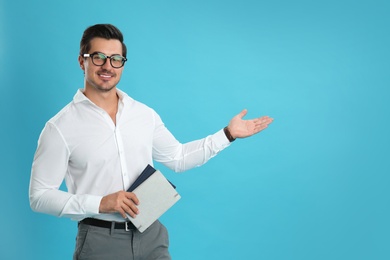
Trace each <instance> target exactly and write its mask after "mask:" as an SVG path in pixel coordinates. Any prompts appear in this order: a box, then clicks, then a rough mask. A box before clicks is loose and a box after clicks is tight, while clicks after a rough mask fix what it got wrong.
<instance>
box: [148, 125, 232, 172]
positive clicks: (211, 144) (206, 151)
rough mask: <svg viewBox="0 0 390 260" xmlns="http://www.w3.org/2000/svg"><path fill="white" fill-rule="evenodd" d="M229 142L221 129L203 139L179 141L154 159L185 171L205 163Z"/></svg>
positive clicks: (179, 170) (175, 169)
mask: <svg viewBox="0 0 390 260" xmlns="http://www.w3.org/2000/svg"><path fill="white" fill-rule="evenodd" d="M229 144H230V142H229V140H228V139H227V138H226V135H225V133H224V131H223V130H220V131H218V132H217V133H215V134H213V135H210V136H207V137H206V138H203V139H199V140H196V141H192V142H189V143H185V144H180V143H177V144H176V145H174V146H173V147H172V149H171V151H169V152H168V153H161V152H160V153H157V156H155V158H154V159H155V160H156V161H158V162H161V163H163V164H164V165H165V166H167V167H169V168H170V169H172V170H174V171H176V172H183V171H186V170H189V169H192V168H194V167H198V166H201V165H203V164H205V163H206V162H207V161H208V160H210V159H211V158H213V157H214V156H215V155H217V154H218V153H219V152H220V151H222V150H223V149H225V148H226V147H228V146H229Z"/></svg>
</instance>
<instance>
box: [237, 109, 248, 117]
mask: <svg viewBox="0 0 390 260" xmlns="http://www.w3.org/2000/svg"><path fill="white" fill-rule="evenodd" d="M247 113H248V110H247V109H244V110H242V111H241V112H240V113H239V114H238V115H237V116H238V117H239V118H243V117H244V116H245V115H246V114H247Z"/></svg>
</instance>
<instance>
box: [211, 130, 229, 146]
mask: <svg viewBox="0 0 390 260" xmlns="http://www.w3.org/2000/svg"><path fill="white" fill-rule="evenodd" d="M213 140H214V142H215V145H216V146H217V147H220V148H221V150H222V149H224V148H226V147H228V146H229V145H230V144H231V142H230V141H229V139H228V138H227V137H226V134H225V132H224V131H223V129H221V130H219V131H218V132H216V133H215V134H213Z"/></svg>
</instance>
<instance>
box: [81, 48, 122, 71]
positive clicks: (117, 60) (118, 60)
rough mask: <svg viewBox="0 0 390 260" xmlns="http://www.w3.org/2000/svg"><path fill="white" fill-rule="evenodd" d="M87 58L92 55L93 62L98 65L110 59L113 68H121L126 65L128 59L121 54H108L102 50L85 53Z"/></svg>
mask: <svg viewBox="0 0 390 260" xmlns="http://www.w3.org/2000/svg"><path fill="white" fill-rule="evenodd" d="M83 56H84V57H85V58H87V57H91V60H92V63H93V64H95V65H96V66H103V65H104V64H105V63H106V61H107V59H110V64H111V66H112V67H113V68H116V69H119V68H121V67H123V65H125V62H126V61H127V59H126V58H125V57H123V56H121V55H119V54H115V55H111V56H107V55H105V54H104V53H101V52H94V53H91V54H87V53H86V54H84V55H83Z"/></svg>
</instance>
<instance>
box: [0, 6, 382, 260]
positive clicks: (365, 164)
mask: <svg viewBox="0 0 390 260" xmlns="http://www.w3.org/2000/svg"><path fill="white" fill-rule="evenodd" d="M0 3H1V4H0V5H1V6H0V57H1V62H0V65H1V67H0V79H1V81H0V86H1V102H0V106H1V107H0V108H1V110H0V111H1V122H2V123H1V128H0V131H1V132H0V133H1V136H2V144H1V166H2V170H1V173H2V174H1V175H2V176H1V182H0V183H1V189H0V198H1V214H0V225H1V230H2V232H1V235H2V242H1V243H0V258H1V259H40V260H45V259H50V260H52V259H56V260H58V259H59V260H61V259H71V256H72V253H73V249H74V243H75V235H76V224H75V223H74V222H72V221H70V220H68V219H61V218H56V217H53V216H47V215H44V214H38V213H34V212H32V211H31V209H30V208H29V202H28V185H29V178H30V168H31V162H32V158H33V154H34V152H35V149H36V142H37V139H38V137H39V134H40V131H41V130H42V128H43V126H44V124H45V122H46V121H47V120H48V119H49V118H50V117H52V116H53V115H54V114H56V113H57V112H58V111H59V110H60V109H61V108H62V107H63V106H64V105H66V104H67V103H68V102H70V101H71V99H72V97H73V95H74V94H75V92H76V90H77V88H81V87H83V73H82V71H81V70H80V68H79V66H78V63H77V55H78V51H79V41H80V37H81V35H82V33H83V31H84V29H85V28H86V27H87V26H89V25H92V24H96V23H113V24H115V25H116V26H118V27H119V28H120V29H121V30H122V32H123V33H124V35H125V42H126V44H127V46H128V49H129V51H128V59H129V61H128V63H127V64H126V68H125V71H124V75H123V78H122V81H121V83H120V85H119V88H121V89H122V90H124V91H126V92H127V93H128V94H129V95H130V96H132V97H134V98H135V99H137V100H139V101H141V102H144V103H146V104H147V105H149V106H151V107H153V108H154V109H156V110H157V111H158V113H159V114H160V116H161V117H162V118H163V120H164V121H165V123H166V125H167V126H168V128H169V129H170V130H171V131H172V132H173V133H174V134H175V136H176V137H177V138H178V139H179V140H181V141H182V142H186V141H191V140H193V139H197V138H201V137H204V136H206V135H208V134H212V133H214V132H216V131H218V130H219V129H221V128H222V127H224V126H225V125H226V124H227V123H228V121H229V120H230V118H231V117H232V116H234V115H235V114H237V113H239V112H240V111H241V110H242V109H243V108H247V109H248V110H249V113H248V116H247V118H253V117H257V116H260V115H269V116H272V117H274V118H275V121H274V123H273V124H272V125H271V127H270V128H269V129H267V130H266V131H264V132H262V133H261V134H259V135H257V136H255V137H252V138H248V139H244V140H238V141H236V142H235V143H234V144H233V145H232V146H231V147H229V148H228V149H227V150H225V151H223V152H222V153H221V154H220V155H218V156H217V157H216V158H213V159H212V160H211V161H210V162H209V163H207V164H206V165H204V166H203V167H201V168H197V169H193V170H190V171H188V172H186V173H183V174H175V173H173V172H172V171H170V170H168V169H166V168H165V167H163V166H161V165H157V166H156V167H158V168H159V169H160V170H161V171H163V172H164V173H165V174H166V175H167V176H168V177H169V179H170V180H171V181H173V182H174V183H175V184H176V185H177V187H178V191H179V192H180V193H181V195H182V200H181V201H180V202H179V203H178V204H177V205H176V206H175V207H174V208H172V209H171V210H170V211H169V212H168V213H167V214H166V215H164V216H163V218H162V221H163V223H164V224H165V225H166V226H167V227H168V229H169V231H170V238H171V247H170V249H171V253H172V256H173V259H186V260H190V259H196V260H198V259H267V260H279V259H283V260H284V259H297V260H313V259H316V260H322V259H324V260H325V259H332V260H335V259H340V260H345V259H354V260H357V259H370V260H371V259H390V246H389V244H390V235H389V234H390V224H389V219H390V210H389V206H390V205H389V202H390V199H389V198H390V197H389V195H390V192H389V184H390V177H389V173H390V171H389V168H390V167H389V164H390V163H389V161H390V160H389V155H390V153H389V145H390V138H389V132H390V124H389V119H390V117H389V112H390V107H389V106H390V105H389V101H390V100H389V97H390V95H389V94H390V91H389V87H390V79H389V75H390V73H389V71H390V70H389V69H390V66H389V61H390V51H389V50H390V34H389V27H390V16H389V13H390V4H389V2H388V1H385V0H383V1H379V0H366V1H343V0H341V1H340V0H338V1H335V0H330V1H304V0H297V1H283V0H277V1H249V0H241V1H227V0H224V1H222V0H209V1H204V0H198V1H189V0H156V1H147V0H144V1H141V0H137V1H133V0H131V1H130V0H128V1H119V0H118V1H116V0H111V1H100V0H95V1H76V0H68V1H43V0H37V1H18V0H3V1H2V2H0Z"/></svg>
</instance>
